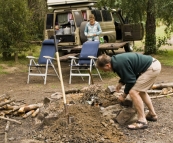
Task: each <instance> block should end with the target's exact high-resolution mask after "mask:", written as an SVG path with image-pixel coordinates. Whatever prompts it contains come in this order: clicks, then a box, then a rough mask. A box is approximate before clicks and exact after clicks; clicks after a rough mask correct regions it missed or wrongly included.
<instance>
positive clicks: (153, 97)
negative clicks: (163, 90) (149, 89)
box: [150, 93, 173, 99]
mask: <svg viewBox="0 0 173 143" xmlns="http://www.w3.org/2000/svg"><path fill="white" fill-rule="evenodd" d="M172 95H173V93H170V94H167V95H158V96H152V97H150V98H151V99H155V98H161V97H165V96H172Z"/></svg>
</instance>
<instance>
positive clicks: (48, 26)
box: [46, 14, 53, 29]
mask: <svg viewBox="0 0 173 143" xmlns="http://www.w3.org/2000/svg"><path fill="white" fill-rule="evenodd" d="M52 28H53V14H47V19H46V29H52Z"/></svg>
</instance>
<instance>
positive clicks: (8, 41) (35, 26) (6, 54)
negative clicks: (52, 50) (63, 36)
mask: <svg viewBox="0 0 173 143" xmlns="http://www.w3.org/2000/svg"><path fill="white" fill-rule="evenodd" d="M0 5H1V7H0V33H1V35H0V53H2V55H3V58H4V59H5V60H7V59H8V58H10V57H11V56H12V54H14V55H15V60H17V59H18V53H20V52H22V51H26V50H28V49H29V45H30V44H29V41H31V40H38V39H41V38H42V37H43V28H44V26H43V23H44V22H43V21H44V15H45V13H46V10H45V9H47V8H46V1H42V0H37V1H35V0H6V1H0Z"/></svg>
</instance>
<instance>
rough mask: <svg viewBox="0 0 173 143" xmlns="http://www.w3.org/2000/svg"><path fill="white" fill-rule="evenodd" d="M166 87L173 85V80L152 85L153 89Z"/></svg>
mask: <svg viewBox="0 0 173 143" xmlns="http://www.w3.org/2000/svg"><path fill="white" fill-rule="evenodd" d="M165 87H173V82H170V83H158V84H154V85H153V86H152V89H162V88H165Z"/></svg>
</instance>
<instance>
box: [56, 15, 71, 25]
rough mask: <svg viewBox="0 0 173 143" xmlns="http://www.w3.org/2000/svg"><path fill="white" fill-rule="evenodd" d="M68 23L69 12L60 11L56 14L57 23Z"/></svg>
mask: <svg viewBox="0 0 173 143" xmlns="http://www.w3.org/2000/svg"><path fill="white" fill-rule="evenodd" d="M66 23H68V13H60V14H57V15H56V19H55V24H58V25H63V24H66Z"/></svg>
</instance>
